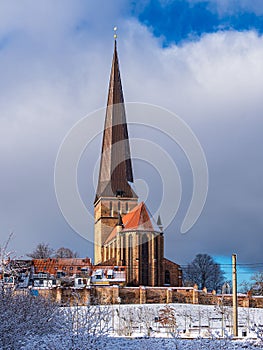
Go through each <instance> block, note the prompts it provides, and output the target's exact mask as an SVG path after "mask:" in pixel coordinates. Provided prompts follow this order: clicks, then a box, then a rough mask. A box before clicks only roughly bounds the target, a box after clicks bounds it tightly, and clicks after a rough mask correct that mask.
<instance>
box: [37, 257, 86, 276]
mask: <svg viewBox="0 0 263 350" xmlns="http://www.w3.org/2000/svg"><path fill="white" fill-rule="evenodd" d="M33 265H34V268H35V272H36V273H38V272H45V273H49V274H51V275H55V274H56V273H57V272H58V271H63V272H65V274H69V273H70V274H76V273H79V272H80V269H81V268H84V267H90V266H91V260H90V258H85V259H81V258H48V259H33Z"/></svg>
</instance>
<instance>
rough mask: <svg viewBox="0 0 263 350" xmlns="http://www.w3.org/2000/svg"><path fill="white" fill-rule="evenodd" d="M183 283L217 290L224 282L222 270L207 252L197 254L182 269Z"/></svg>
mask: <svg viewBox="0 0 263 350" xmlns="http://www.w3.org/2000/svg"><path fill="white" fill-rule="evenodd" d="M183 278H184V283H185V285H194V284H195V283H196V284H197V285H198V287H199V289H203V288H205V287H206V288H207V289H208V290H213V289H214V290H216V291H218V290H219V289H220V288H221V287H222V285H223V283H224V272H223V271H222V269H221V268H220V266H219V264H217V263H216V262H215V261H214V259H213V258H212V257H211V256H210V255H208V254H197V255H196V257H195V258H194V260H193V261H192V262H191V263H190V264H188V265H187V267H186V268H185V269H184V271H183Z"/></svg>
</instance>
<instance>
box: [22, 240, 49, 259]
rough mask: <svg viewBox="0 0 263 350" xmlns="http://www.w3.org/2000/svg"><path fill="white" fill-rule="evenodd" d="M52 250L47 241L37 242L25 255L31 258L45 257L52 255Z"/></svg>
mask: <svg viewBox="0 0 263 350" xmlns="http://www.w3.org/2000/svg"><path fill="white" fill-rule="evenodd" d="M53 253H54V250H53V249H52V248H50V246H49V244H47V243H39V244H38V245H37V246H36V248H35V250H33V252H32V253H28V254H27V256H28V257H30V258H32V259H47V258H50V257H51V256H52V254H53Z"/></svg>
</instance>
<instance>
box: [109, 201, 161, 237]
mask: <svg viewBox="0 0 263 350" xmlns="http://www.w3.org/2000/svg"><path fill="white" fill-rule="evenodd" d="M122 222H123V225H124V227H123V229H122V230H121V232H126V231H156V229H154V226H153V224H152V221H151V219H150V216H149V213H148V210H147V208H146V205H145V204H144V202H141V203H139V204H138V205H137V206H136V207H135V208H133V210H131V211H130V212H129V213H127V214H126V215H124V216H123V217H122ZM116 234H117V227H115V228H114V229H113V230H112V231H111V233H110V235H109V236H108V238H107V239H106V241H105V243H108V242H110V241H111V240H112V239H114V238H115V237H116ZM105 243H104V244H105Z"/></svg>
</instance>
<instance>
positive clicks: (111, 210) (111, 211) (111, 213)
mask: <svg viewBox="0 0 263 350" xmlns="http://www.w3.org/2000/svg"><path fill="white" fill-rule="evenodd" d="M110 216H113V209H112V201H110Z"/></svg>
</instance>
